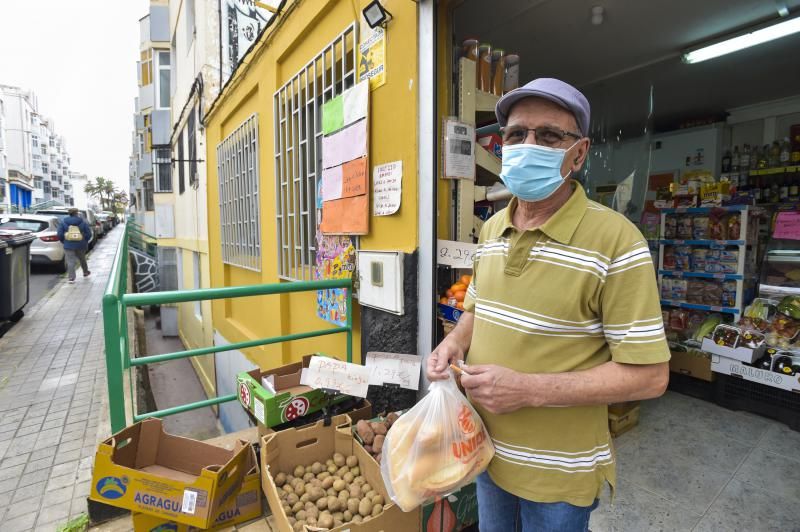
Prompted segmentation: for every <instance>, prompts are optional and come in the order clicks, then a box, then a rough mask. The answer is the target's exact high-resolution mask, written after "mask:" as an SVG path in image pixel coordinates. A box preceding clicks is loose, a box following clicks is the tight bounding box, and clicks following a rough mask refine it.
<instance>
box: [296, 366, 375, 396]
mask: <svg viewBox="0 0 800 532" xmlns="http://www.w3.org/2000/svg"><path fill="white" fill-rule="evenodd" d="M369 381H370V374H369V368H367V367H366V366H361V365H359V364H349V363H347V362H342V361H340V360H336V359H333V358H327V357H319V356H315V357H311V360H310V361H309V364H308V368H304V369H303V372H302V374H301V375H300V384H305V385H306V386H310V387H312V388H317V389H320V388H326V389H329V390H337V391H338V392H340V393H343V394H345V395H352V396H355V397H366V396H367V388H368V387H369V384H370V382H369Z"/></svg>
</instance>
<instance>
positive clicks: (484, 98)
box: [475, 89, 500, 113]
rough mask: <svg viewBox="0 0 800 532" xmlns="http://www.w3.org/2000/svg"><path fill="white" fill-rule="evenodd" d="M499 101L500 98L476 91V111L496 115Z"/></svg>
mask: <svg viewBox="0 0 800 532" xmlns="http://www.w3.org/2000/svg"><path fill="white" fill-rule="evenodd" d="M499 99H500V97H499V96H495V95H494V94H491V93H489V92H484V91H482V90H478V89H476V90H475V110H476V111H478V112H483V113H494V107H495V105H497V100H499Z"/></svg>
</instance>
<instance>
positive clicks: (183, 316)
mask: <svg viewBox="0 0 800 532" xmlns="http://www.w3.org/2000/svg"><path fill="white" fill-rule="evenodd" d="M207 244H208V243H207V242H205V241H202V242H200V241H194V242H192V241H182V240H180V239H179V241H178V254H179V255H178V260H180V261H181V266H180V268H181V270H180V272H181V286H183V287H184V289H192V288H194V257H193V255H192V253H193V252H195V251H197V252H198V253H200V288H208V287H209V286H211V274H210V271H209V268H208V245H207ZM200 305H201V307H200V308H201V317H200V319H198V317H197V314H196V313H195V304H194V303H179V304H178V334H179V335H180V338H181V341H182V342H183V345H184V346H185V347H186V349H196V348H199V347H208V346H210V345H213V344H214V330H213V324H212V321H211V312H212V310H211V301H208V300H206V301H201V302H200ZM190 360H191V362H192V366H193V367H194V369H195V371H196V372H197V377H198V378H199V379H200V384H202V385H203V389H204V390H205V392H206V394H207V395H208V396H209V397H213V396H214V395H216V388H217V386H216V372H215V367H214V357H213V355H205V356H201V357H192V358H191V359H190Z"/></svg>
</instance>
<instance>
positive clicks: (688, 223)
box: [677, 215, 692, 240]
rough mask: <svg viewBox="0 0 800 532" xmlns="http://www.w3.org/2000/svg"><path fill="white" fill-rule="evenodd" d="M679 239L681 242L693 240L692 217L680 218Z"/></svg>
mask: <svg viewBox="0 0 800 532" xmlns="http://www.w3.org/2000/svg"><path fill="white" fill-rule="evenodd" d="M677 233H678V238H680V239H681V240H691V238H692V217H691V216H688V215H684V216H679V217H678V231H677Z"/></svg>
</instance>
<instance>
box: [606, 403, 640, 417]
mask: <svg viewBox="0 0 800 532" xmlns="http://www.w3.org/2000/svg"><path fill="white" fill-rule="evenodd" d="M639 402H640V401H625V402H624V403H612V404H610V405H608V413H609V414H614V415H617V416H624V415H625V414H627V413H628V412H630V411H631V410H633V409H634V408H636V407H637V406H639Z"/></svg>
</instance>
